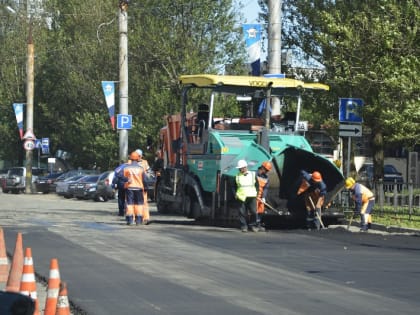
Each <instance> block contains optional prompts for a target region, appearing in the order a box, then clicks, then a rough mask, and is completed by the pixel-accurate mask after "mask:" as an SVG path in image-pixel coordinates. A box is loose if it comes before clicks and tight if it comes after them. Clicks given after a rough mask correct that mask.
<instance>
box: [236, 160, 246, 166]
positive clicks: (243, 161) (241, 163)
mask: <svg viewBox="0 0 420 315" xmlns="http://www.w3.org/2000/svg"><path fill="white" fill-rule="evenodd" d="M247 166H248V163H247V162H246V161H245V160H239V161H238V164H237V165H236V168H243V167H247Z"/></svg>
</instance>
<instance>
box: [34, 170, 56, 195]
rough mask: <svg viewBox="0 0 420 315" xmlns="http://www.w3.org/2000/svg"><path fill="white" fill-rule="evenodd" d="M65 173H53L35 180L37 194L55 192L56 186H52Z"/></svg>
mask: <svg viewBox="0 0 420 315" xmlns="http://www.w3.org/2000/svg"><path fill="white" fill-rule="evenodd" d="M61 174H63V173H51V174H48V175H47V176H41V177H38V178H37V179H36V180H35V188H36V191H37V192H42V193H43V194H48V193H50V192H55V186H54V187H53V186H52V185H53V184H54V183H55V181H56V180H57V178H58V177H59V176H61Z"/></svg>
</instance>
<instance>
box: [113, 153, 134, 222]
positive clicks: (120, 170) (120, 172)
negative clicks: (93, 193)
mask: <svg viewBox="0 0 420 315" xmlns="http://www.w3.org/2000/svg"><path fill="white" fill-rule="evenodd" d="M129 163H131V161H130V160H128V161H127V162H124V161H123V160H121V161H120V165H118V166H117V167H116V168H115V170H114V178H113V179H112V187H113V188H114V189H116V190H117V192H118V215H119V216H120V217H123V216H124V215H125V179H124V168H125V167H126V166H127V165H129Z"/></svg>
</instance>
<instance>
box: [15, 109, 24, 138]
mask: <svg viewBox="0 0 420 315" xmlns="http://www.w3.org/2000/svg"><path fill="white" fill-rule="evenodd" d="M24 105H25V104H23V103H13V109H14V111H15V116H16V121H17V125H18V128H19V135H20V138H21V139H22V138H23V106H24Z"/></svg>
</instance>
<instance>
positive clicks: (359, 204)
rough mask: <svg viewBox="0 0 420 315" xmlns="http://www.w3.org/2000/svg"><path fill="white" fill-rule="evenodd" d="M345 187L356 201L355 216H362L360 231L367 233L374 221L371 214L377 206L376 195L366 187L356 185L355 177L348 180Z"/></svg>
mask: <svg viewBox="0 0 420 315" xmlns="http://www.w3.org/2000/svg"><path fill="white" fill-rule="evenodd" d="M345 187H346V189H348V190H350V192H351V197H352V199H353V200H354V215H358V214H360V231H362V232H366V231H367V230H368V229H369V226H370V224H371V221H372V216H371V213H372V211H373V206H374V205H375V195H374V194H373V192H372V191H370V189H369V188H367V187H366V186H364V185H362V184H360V183H356V181H355V180H354V178H353V177H348V178H347V179H346V182H345Z"/></svg>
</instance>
